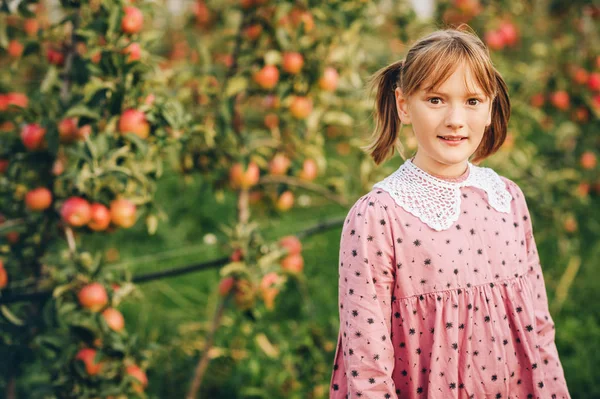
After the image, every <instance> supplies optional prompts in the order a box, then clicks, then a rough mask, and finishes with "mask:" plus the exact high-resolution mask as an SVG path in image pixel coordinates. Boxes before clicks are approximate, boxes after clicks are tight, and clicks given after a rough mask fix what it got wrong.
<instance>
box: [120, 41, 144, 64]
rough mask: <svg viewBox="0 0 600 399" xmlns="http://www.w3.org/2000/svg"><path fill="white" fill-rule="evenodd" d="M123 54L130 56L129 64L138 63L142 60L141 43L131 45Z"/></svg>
mask: <svg viewBox="0 0 600 399" xmlns="http://www.w3.org/2000/svg"><path fill="white" fill-rule="evenodd" d="M122 53H123V54H129V57H127V62H128V63H129V62H133V61H138V60H140V59H141V58H142V46H140V44H139V43H131V44H130V45H129V46H127V47H125V48H124V49H123V51H122Z"/></svg>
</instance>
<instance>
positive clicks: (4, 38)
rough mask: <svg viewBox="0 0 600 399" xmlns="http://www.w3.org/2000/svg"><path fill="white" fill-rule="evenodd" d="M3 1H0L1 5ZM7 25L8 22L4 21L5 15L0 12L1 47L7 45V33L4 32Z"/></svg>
mask: <svg viewBox="0 0 600 399" xmlns="http://www.w3.org/2000/svg"><path fill="white" fill-rule="evenodd" d="M5 3H6V2H2V4H3V5H4V4H5ZM6 7H8V5H6ZM7 12H9V11H7ZM7 27H8V24H7V23H6V16H5V15H1V14H0V47H2V48H6V47H8V33H7V32H6V29H7Z"/></svg>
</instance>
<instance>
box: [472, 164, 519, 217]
mask: <svg viewBox="0 0 600 399" xmlns="http://www.w3.org/2000/svg"><path fill="white" fill-rule="evenodd" d="M480 168H481V167H480ZM484 169H488V171H490V172H489V173H493V174H495V175H496V176H497V178H498V179H499V181H501V182H502V183H503V184H504V187H505V188H506V191H508V193H509V194H510V195H511V197H512V199H511V208H512V209H513V210H515V209H518V210H520V211H521V212H523V211H526V209H527V201H526V198H525V194H524V193H523V190H522V189H521V187H520V186H519V185H518V184H517V183H516V182H515V181H514V180H512V179H510V178H508V177H506V176H503V175H501V174H499V173H497V172H496V171H495V170H493V169H492V168H487V167H486V168H484Z"/></svg>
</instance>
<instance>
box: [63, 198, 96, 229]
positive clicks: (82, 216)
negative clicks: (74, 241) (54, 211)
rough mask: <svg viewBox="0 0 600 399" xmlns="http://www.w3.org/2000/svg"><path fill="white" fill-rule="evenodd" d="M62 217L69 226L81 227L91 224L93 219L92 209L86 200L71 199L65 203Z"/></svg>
mask: <svg viewBox="0 0 600 399" xmlns="http://www.w3.org/2000/svg"><path fill="white" fill-rule="evenodd" d="M60 215H61V217H62V219H63V220H64V221H65V222H66V223H67V224H69V225H71V226H74V227H80V226H83V225H86V224H88V223H89V221H90V219H91V217H92V208H91V207H90V203H89V202H88V201H87V200H86V199H84V198H81V197H69V198H68V199H67V200H66V201H65V202H64V203H63V205H62V207H61V209H60Z"/></svg>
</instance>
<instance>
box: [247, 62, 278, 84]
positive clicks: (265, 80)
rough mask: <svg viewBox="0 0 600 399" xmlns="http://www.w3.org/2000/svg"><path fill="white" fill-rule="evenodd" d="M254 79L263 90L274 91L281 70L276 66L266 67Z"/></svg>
mask: <svg viewBox="0 0 600 399" xmlns="http://www.w3.org/2000/svg"><path fill="white" fill-rule="evenodd" d="M253 78H254V81H255V82H256V83H258V85H259V86H260V87H262V88H263V89H272V88H273V87H275V85H276V84H277V81H279V70H278V69H277V67H276V66H274V65H265V66H264V67H263V68H262V69H261V70H260V71H258V72H256V73H255V74H254V76H253Z"/></svg>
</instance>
